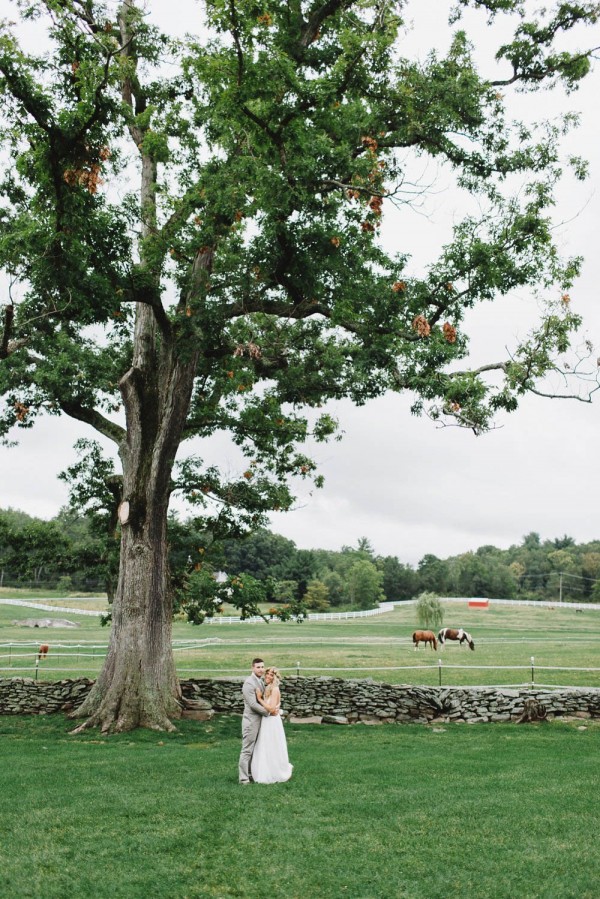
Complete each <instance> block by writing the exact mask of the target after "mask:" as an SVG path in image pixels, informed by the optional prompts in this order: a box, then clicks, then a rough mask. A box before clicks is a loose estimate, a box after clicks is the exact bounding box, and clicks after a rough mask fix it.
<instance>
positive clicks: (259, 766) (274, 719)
mask: <svg viewBox="0 0 600 899" xmlns="http://www.w3.org/2000/svg"><path fill="white" fill-rule="evenodd" d="M293 767H294V766H293V765H290V762H289V759H288V751H287V741H286V739H285V731H284V729H283V722H282V720H281V717H280V716H279V715H269V717H268V718H263V719H262V721H261V725H260V731H259V733H258V739H257V741H256V745H255V747H254V753H253V755H252V763H251V770H252V780H253V781H254V782H255V783H259V784H276V783H283V782H284V781H286V780H289V779H290V777H291V776H292V770H293Z"/></svg>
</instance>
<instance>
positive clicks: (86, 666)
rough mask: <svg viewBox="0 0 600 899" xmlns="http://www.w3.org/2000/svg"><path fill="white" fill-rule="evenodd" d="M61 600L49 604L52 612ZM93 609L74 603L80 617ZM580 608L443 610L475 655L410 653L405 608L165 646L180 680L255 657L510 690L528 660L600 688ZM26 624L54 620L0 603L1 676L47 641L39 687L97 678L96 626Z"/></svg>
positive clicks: (325, 671)
mask: <svg viewBox="0 0 600 899" xmlns="http://www.w3.org/2000/svg"><path fill="white" fill-rule="evenodd" d="M73 601H74V600H73ZM62 602H63V601H62V600H56V604H57V605H60V604H62ZM93 604H94V603H93V601H90V602H89V606H88V604H87V603H85V604H84V603H83V602H82V601H79V606H80V607H83V608H86V609H87V608H88V607H91V606H92V605H93ZM583 608H584V611H583V612H582V613H578V612H576V611H575V609H574V608H569V607H565V606H563V607H561V606H558V605H556V606H555V607H554V608H545V607H533V606H516V605H515V606H508V605H493V604H492V605H491V606H490V608H489V609H485V610H484V609H469V608H468V607H467V604H466V602H464V601H460V602H456V603H445V604H444V612H445V617H444V624H446V625H450V626H462V627H465V628H466V629H467V630H468V631H470V632H471V633H472V635H473V637H474V640H475V644H476V649H475V651H474V652H470V651H469V650H468V649H467V648H466V647H465V646H463V647H460V646H458V645H457V644H447V645H446V648H445V649H444V650H443V651H440V650H439V649H438V651H437V652H433V651H431V650H430V649H429V648H424V647H421V648H420V649H419V650H418V651H416V652H415V650H414V648H413V645H412V642H411V634H412V631H413V630H414V629H415V627H416V620H415V609H414V606H413V605H405V606H399V607H396V609H395V610H394V611H393V612H389V613H386V614H384V615H379V616H375V617H372V618H358V619H347V620H334V621H306V622H304V623H302V624H297V623H294V622H287V623H281V622H269V623H268V624H267V623H264V622H260V623H252V622H243V623H239V624H219V623H217V622H216V621H215V623H214V624H203V625H201V626H199V627H195V626H193V625H191V624H188V623H187V622H185V621H175V622H174V626H173V640H174V644H175V652H176V659H177V667H178V671H179V674H180V676H181V677H218V676H224V677H227V676H241V675H243V674H245V673H246V672H247V670H248V669H249V667H250V661H251V659H252V657H253V656H255V655H257V654H258V655H262V656H263V657H264V658H265V660H266V661H267V662H268V663H270V664H277V665H278V666H279V667H280V668H281V670H282V672H283V674H284V675H285V674H296V673H298V672H299V673H300V674H303V675H329V676H332V677H372V678H373V679H375V680H378V681H384V682H388V683H395V684H398V683H406V684H426V685H435V684H438V683H439V681H440V677H441V681H442V683H443V684H444V685H449V686H452V685H456V686H460V685H478V684H480V685H516V684H522V683H529V682H530V681H531V658H532V656H533V658H534V680H535V683H536V684H540V685H541V684H547V685H553V686H581V687H586V686H591V687H600V611H598V610H593V609H586V608H585V606H584V607H583ZM32 617H33V618H38V617H40V618H42V617H52V613H50V612H44V611H39V610H34V609H29V608H26V607H16V606H3V605H0V669H2V670H1V671H0V676H1V677H11V676H16V675H19V674H22V675H24V676H33V675H34V672H35V656H36V651H37V647H38V646H39V644H40V643H41V642H46V643H49V645H50V654H49V656H48V658H47V659H45V660H42V662H40V665H39V670H38V672H37V674H38V677H39V678H40V679H45V680H58V679H61V678H64V677H77V676H81V675H87V676H90V677H94V676H95V675H96V674H97V672H98V670H99V668H100V666H101V664H102V659H103V657H104V653H105V648H106V644H107V641H108V636H109V631H108V629H107V628H103V627H101V626H100V624H99V620H98V619H97V618H95V617H91V616H83V615H77V614H75V613H73V614H70V613H65V612H57V613H56V617H58V618H68V619H69V620H72V621H75V622H77V623H78V625H79V627H78V628H77V629H70V628H36V629H30V628H24V627H17V626H15V625H14V624H13V623H12V622H13V621H14V620H16V619H21V618H32ZM18 644H20V645H18ZM23 644H27V645H23ZM439 659H441V660H442V669H441V672H440V669H439V665H438V660H439ZM569 669H570V670H569ZM594 669H596V670H594Z"/></svg>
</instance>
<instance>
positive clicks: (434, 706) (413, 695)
mask: <svg viewBox="0 0 600 899" xmlns="http://www.w3.org/2000/svg"><path fill="white" fill-rule="evenodd" d="M92 683H93V681H91V680H88V679H86V678H81V679H79V680H63V681H58V682H55V683H49V682H47V681H34V680H33V679H31V678H18V677H15V678H11V679H5V680H0V714H2V715H15V714H26V713H34V714H35V713H37V714H47V713H51V712H58V711H68V710H70V709H72V708H74V707H76V706H78V705H79V704H80V703H81V702H82V701H83V699H84V698H85V696H86V695H87V693H88V691H89V689H90V687H91V685H92ZM181 687H182V691H183V695H184V697H185V698H186V700H188V701H189V704H190V707H191V708H192V709H195V710H196V711H197V712H198V717H208V716H210V714H212V713H215V712H217V713H222V714H241V712H242V708H243V705H242V696H241V679H239V678H235V679H233V678H232V679H222V680H208V679H206V680H183V681H181ZM281 696H282V706H283V709H284V713H285V715H286V717H287V718H288V720H290V721H292V722H300V721H304V722H311V723H323V724H354V723H357V722H363V723H365V724H379V723H386V722H416V723H421V724H429V723H431V722H448V721H462V722H468V723H470V724H474V723H476V722H485V721H515V720H517V719H518V718H519V717H520V716H521V714H522V713H523V710H524V705H525V701H526V700H528V699H534V700H537V701H538V702H540V703H542V705H543V706H544V709H545V711H546V712H547V715H548V717H549V718H553V717H555V716H574V717H582V718H591V717H600V689H596V688H589V689H571V690H567V689H561V690H546V689H542V688H537V687H533V688H515V689H497V688H494V687H413V686H409V685H397V686H392V685H390V684H381V683H375V682H373V681H371V680H344V679H342V678H330V677H287V678H286V679H285V680H284V681H283V683H282V685H281Z"/></svg>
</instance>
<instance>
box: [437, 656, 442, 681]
mask: <svg viewBox="0 0 600 899" xmlns="http://www.w3.org/2000/svg"><path fill="white" fill-rule="evenodd" d="M438 683H439V685H440V687H441V686H442V660H441V659H438Z"/></svg>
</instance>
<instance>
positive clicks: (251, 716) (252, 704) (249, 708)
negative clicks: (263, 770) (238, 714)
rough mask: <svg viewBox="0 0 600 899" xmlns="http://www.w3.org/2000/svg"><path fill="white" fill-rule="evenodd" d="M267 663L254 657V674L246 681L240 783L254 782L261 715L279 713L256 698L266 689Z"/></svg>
mask: <svg viewBox="0 0 600 899" xmlns="http://www.w3.org/2000/svg"><path fill="white" fill-rule="evenodd" d="M264 673H265V663H264V662H263V660H262V659H254V660H253V662H252V674H251V675H250V676H249V677H247V678H246V680H245V681H244V686H243V687H242V694H243V696H244V716H243V718H242V751H241V753H240V783H241V784H249V783H252V778H251V777H250V761H251V759H252V753H253V752H254V744H255V743H256V739H257V737H258V732H259V730H260V719H261V717H265V718H266V717H267V716H268V715H277V710H276V709H274V710H273V711H272V712H269V711H267V709H265V708H264V707H263V706H262V705H261V704H260V702H259V701H258V700H257V698H256V691H257V690H260V691H261V693H262V692H263V690H264V689H265V684H264V681H263V679H262V678H263V675H264Z"/></svg>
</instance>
